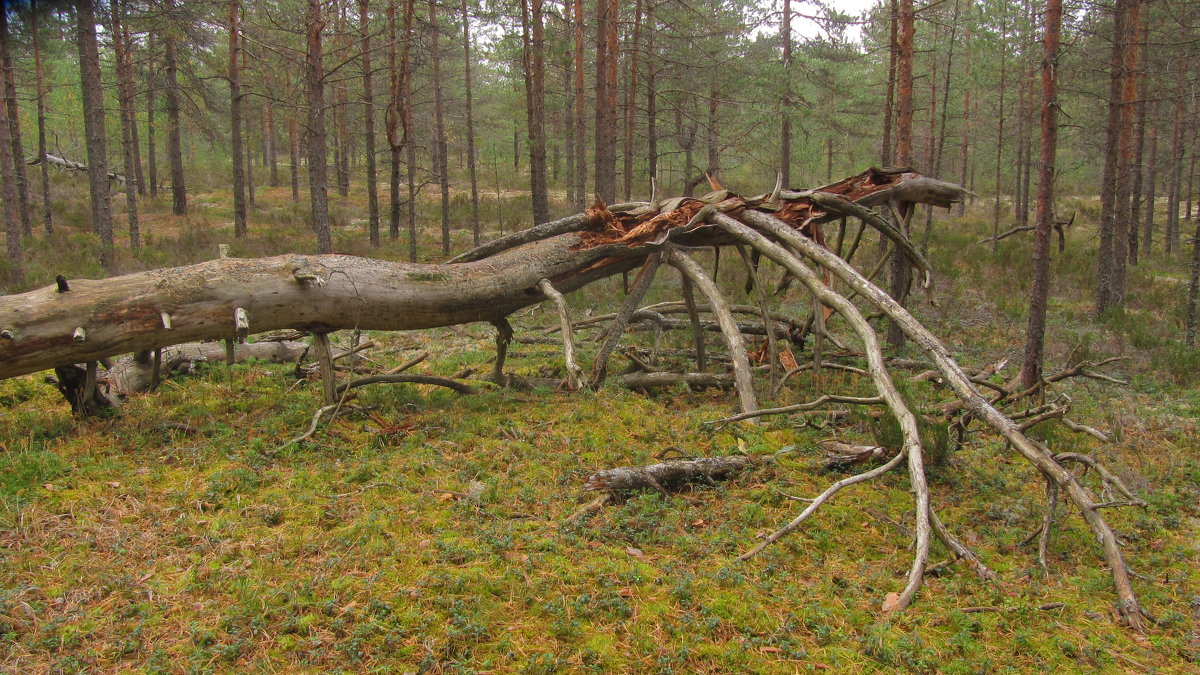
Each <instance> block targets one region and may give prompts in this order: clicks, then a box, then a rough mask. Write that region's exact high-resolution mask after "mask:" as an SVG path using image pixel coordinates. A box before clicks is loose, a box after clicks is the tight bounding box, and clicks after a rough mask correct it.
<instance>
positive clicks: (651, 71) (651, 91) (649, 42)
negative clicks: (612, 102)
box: [580, 0, 786, 186]
mask: <svg viewBox="0 0 1200 675" xmlns="http://www.w3.org/2000/svg"><path fill="white" fill-rule="evenodd" d="M656 1H657V0H648V4H647V6H646V26H647V35H646V173H648V174H649V176H650V180H651V181H652V185H653V186H658V185H660V183H659V180H658V90H657V88H656V84H655V83H656V80H657V75H658V64H657V62H656V58H657V52H656V51H655V48H654V36H655V35H656V34H657V33H658V26H657V25H656V24H655V21H654V9H655V2H656ZM580 136H581V137H582V132H580ZM785 185H786V183H785Z"/></svg>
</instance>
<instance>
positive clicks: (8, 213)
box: [0, 3, 112, 290]
mask: <svg viewBox="0 0 1200 675" xmlns="http://www.w3.org/2000/svg"><path fill="white" fill-rule="evenodd" d="M81 4H82V3H81ZM80 16H81V17H82V13H81V15H80ZM92 31H93V32H92V38H93V42H92V44H93V47H94V46H95V35H96V34H95V27H94V26H93V27H92ZM82 33H83V19H82V18H81V19H80V41H79V49H80V52H81V53H82V52H83V49H84V47H83V43H84V42H83V35H82ZM7 52H8V16H7V13H6V12H3V11H0V53H7ZM0 90H3V94H4V97H5V98H7V97H8V84H7V81H6V80H0ZM8 111H9V108H8V106H7V105H0V183H2V184H3V185H2V187H0V197H3V198H4V234H5V238H4V241H5V245H6V249H7V252H8V266H9V280H10V281H11V282H12V285H13V286H14V288H12V289H10V290H16V288H15V287H16V286H19V285H20V284H23V283H24V282H25V265H24V256H23V254H22V251H21V214H19V213H18V212H17V200H18V197H17V173H16V167H15V164H16V161H17V158H15V157H13V154H12V143H11V142H10V139H9V130H10V129H11V126H10V124H9V119H8V115H9V112H8ZM111 240H112V229H111V227H110V229H109V248H108V251H109V255H110V256H111V250H112V243H111Z"/></svg>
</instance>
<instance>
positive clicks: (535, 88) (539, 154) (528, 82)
mask: <svg viewBox="0 0 1200 675" xmlns="http://www.w3.org/2000/svg"><path fill="white" fill-rule="evenodd" d="M521 38H522V39H521V41H522V43H523V44H522V47H523V49H522V54H523V59H522V60H523V65H524V70H525V73H524V75H525V125H526V126H525V128H526V132H527V133H526V138H527V139H528V140H527V145H528V146H529V188H530V193H531V195H532V198H533V222H535V223H544V222H547V221H549V220H550V203H549V198H548V195H547V192H546V191H547V187H546V119H545V118H546V107H545V105H546V104H545V96H546V85H545V73H546V70H545V63H544V54H545V28H544V26H543V24H542V0H521ZM614 141H615V138H614Z"/></svg>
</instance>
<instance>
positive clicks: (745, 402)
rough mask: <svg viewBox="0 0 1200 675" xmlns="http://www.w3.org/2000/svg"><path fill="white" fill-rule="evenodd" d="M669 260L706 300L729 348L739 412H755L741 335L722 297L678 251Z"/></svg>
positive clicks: (754, 401)
mask: <svg viewBox="0 0 1200 675" xmlns="http://www.w3.org/2000/svg"><path fill="white" fill-rule="evenodd" d="M669 261H670V263H671V265H673V266H675V267H676V268H678V269H679V271H680V272H682V273H683V274H685V275H686V276H687V278H688V280H689V281H691V282H692V283H693V284H694V285H695V286H696V288H698V289H699V290H700V293H701V294H702V295H703V296H704V297H705V298H706V299H707V300H708V304H709V305H710V306H711V307H712V309H713V314H714V315H715V316H716V317H717V323H719V324H720V326H721V334H722V335H723V336H724V337H725V343H726V345H728V347H729V356H730V357H731V358H732V359H733V377H734V381H735V383H736V385H735V386H736V388H737V394H738V399H739V400H740V401H741V405H742V412H752V411H754V410H757V409H758V400H757V399H756V398H755V396H754V379H753V375H752V374H751V371H750V358H749V357H748V356H747V354H746V345H745V343H744V342H743V341H742V332H741V331H740V330H738V326H737V322H736V321H734V319H733V314H731V313H730V311H729V304H728V303H727V302H725V296H724V295H722V294H721V291H720V289H718V288H717V285H716V284H715V283H713V280H712V279H711V278H709V276H708V274H706V273H705V272H704V269H703V268H702V267H700V265H698V264H696V261H695V260H692V259H691V258H689V257H688V256H687V255H686V254H684V253H683V252H682V251H679V250H672V251H671V254H670V258H669Z"/></svg>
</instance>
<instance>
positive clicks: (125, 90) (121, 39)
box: [109, 0, 141, 251]
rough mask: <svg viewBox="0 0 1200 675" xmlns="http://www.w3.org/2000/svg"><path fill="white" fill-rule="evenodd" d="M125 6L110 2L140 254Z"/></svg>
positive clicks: (132, 228) (131, 212)
mask: <svg viewBox="0 0 1200 675" xmlns="http://www.w3.org/2000/svg"><path fill="white" fill-rule="evenodd" d="M123 7H124V5H123V4H122V2H120V1H119V0H111V1H110V2H109V10H110V16H111V17H112V42H113V50H114V56H115V58H116V71H117V73H116V74H117V104H118V112H119V117H120V122H121V153H122V155H123V158H124V160H125V210H126V215H127V217H128V219H129V248H130V250H133V251H137V250H138V248H139V247H140V246H141V236H140V232H139V231H138V181H137V169H138V166H137V158H136V156H135V154H134V145H133V134H134V130H135V129H136V128H137V124H136V123H135V119H134V110H133V100H134V92H133V68H132V64H131V62H130V60H129V54H128V50H129V48H130V45H129V44H128V43H126V41H125V32H126V31H125V26H124V22H123V20H122V19H123V14H124V12H125V10H124V9H123Z"/></svg>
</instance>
